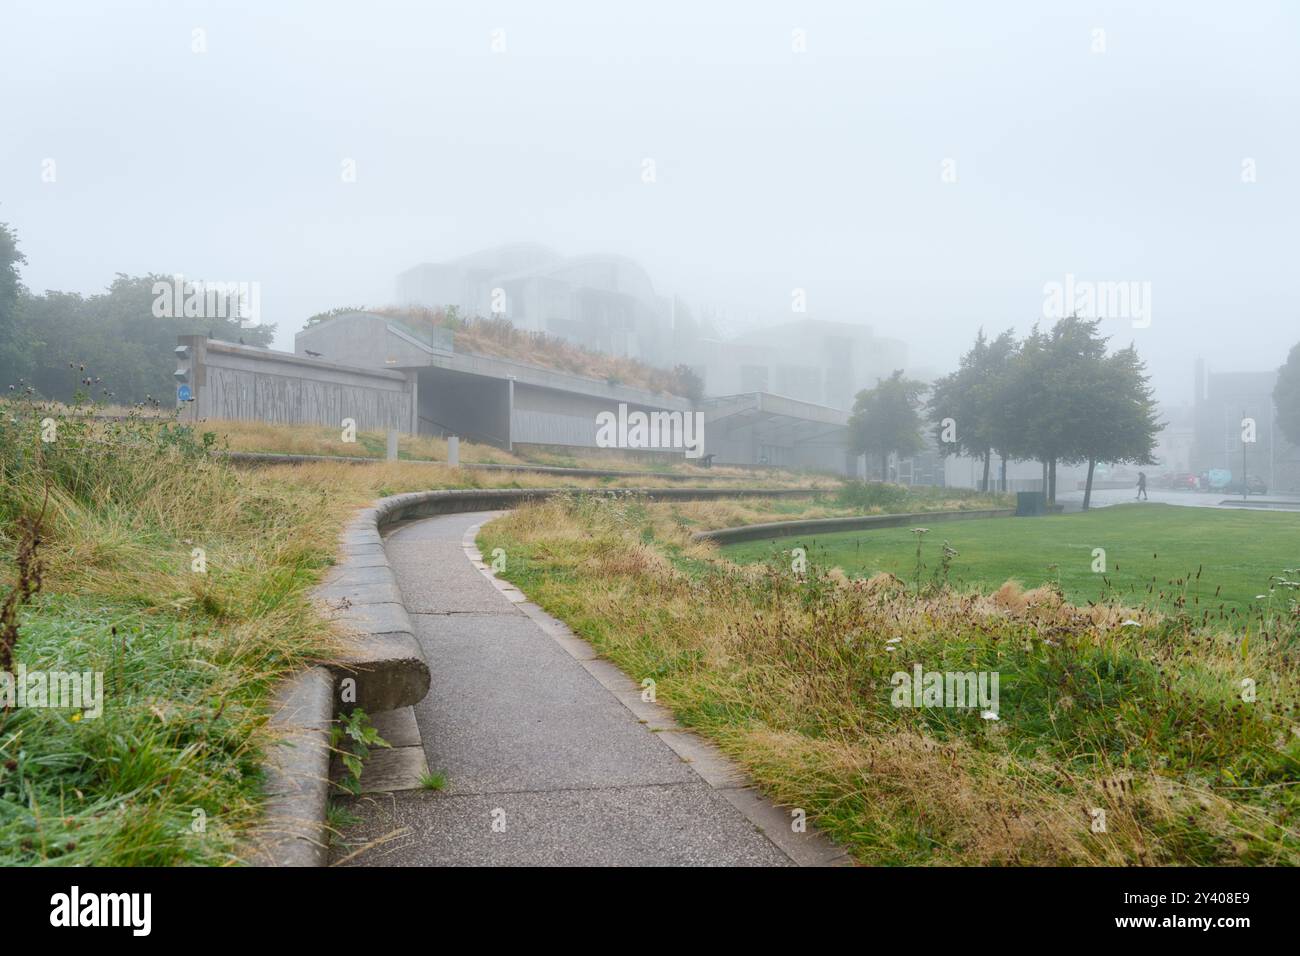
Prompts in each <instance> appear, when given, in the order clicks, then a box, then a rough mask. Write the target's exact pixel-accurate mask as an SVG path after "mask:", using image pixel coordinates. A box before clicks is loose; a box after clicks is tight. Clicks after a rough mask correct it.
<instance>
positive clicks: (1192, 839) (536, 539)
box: [479, 500, 1300, 865]
mask: <svg viewBox="0 0 1300 956" xmlns="http://www.w3.org/2000/svg"><path fill="white" fill-rule="evenodd" d="M479 546H480V548H481V549H482V550H483V551H484V552H485V553H489V552H490V551H491V549H493V548H498V547H500V548H504V549H506V552H507V553H508V554H509V562H508V565H507V567H508V569H509V570H508V571H507V572H506V577H508V578H510V579H511V580H512V581H513V582H515V583H516V584H517V585H519V586H520V587H521V588H522V589H523V590H524V591H525V592H526V593H527V594H528V595H529V596H530V597H531V598H532V599H534V600H536V601H538V602H539V603H540V604H541V605H542V606H543V607H545V608H547V610H549V611H551V612H552V613H554V614H557V615H558V616H560V617H561V618H563V619H564V620H566V621H567V622H568V623H569V624H570V625H571V626H573V627H574V629H575V630H576V631H577V632H578V633H579V634H581V635H582V636H583V637H585V638H587V639H588V640H590V641H591V642H592V643H593V644H594V645H595V646H596V648H597V649H598V650H599V651H600V652H601V653H602V654H603V655H605V656H606V657H608V658H610V659H611V660H613V661H614V662H615V663H617V664H618V665H619V666H620V667H621V668H622V669H623V670H624V671H625V672H626V673H627V674H629V675H630V676H631V677H632V678H633V679H634V680H636V681H638V682H639V681H641V680H643V679H645V678H647V677H650V678H653V679H654V680H655V681H656V685H657V686H656V692H657V697H658V700H659V701H660V702H662V703H665V704H666V705H668V706H669V707H670V708H672V710H673V711H674V712H675V714H676V715H677V717H678V719H679V720H681V721H682V722H683V723H685V724H686V725H688V726H690V727H693V728H695V729H697V730H699V731H700V732H702V733H704V734H706V735H707V736H709V737H711V738H713V739H714V740H715V741H716V742H718V743H719V745H720V746H721V747H722V748H723V749H724V750H725V751H727V752H728V753H729V754H731V755H732V756H733V757H735V758H736V759H737V760H739V761H740V762H741V763H742V764H743V765H744V766H745V768H746V769H747V770H748V771H749V772H750V773H751V774H752V775H753V776H754V778H755V779H756V780H757V781H758V783H759V784H760V785H761V786H762V787H763V788H764V789H765V790H766V791H767V792H768V793H769V794H770V795H771V796H772V797H773V798H774V799H776V800H777V801H779V802H781V803H783V804H785V805H788V806H794V807H801V808H804V809H805V810H807V811H808V812H809V815H810V817H811V818H813V819H815V820H816V821H817V823H818V824H819V825H820V826H821V827H823V828H824V829H825V830H826V831H828V832H829V833H830V834H831V835H832V836H834V837H835V838H836V839H838V840H840V841H841V842H843V843H844V844H845V845H846V846H847V847H849V848H850V850H851V851H852V852H853V853H854V854H855V855H856V857H857V858H858V859H859V860H861V861H863V862H867V863H878V864H999V865H1020V864H1061V865H1089V864H1105V865H1123V864H1153V865H1165V864H1180V865H1202V864H1204V865H1209V864H1227V865H1274V864H1295V863H1297V862H1300V833H1298V832H1297V825H1296V823H1297V812H1298V811H1300V794H1298V793H1297V790H1296V781H1297V771H1298V770H1300V715H1297V712H1296V708H1297V690H1298V689H1300V610H1297V609H1296V608H1295V607H1294V606H1290V607H1285V608H1284V607H1282V606H1281V605H1280V604H1279V606H1277V607H1275V608H1274V613H1272V614H1271V615H1268V616H1266V617H1265V618H1264V619H1262V620H1260V621H1255V622H1246V625H1245V627H1244V628H1243V629H1242V630H1240V631H1233V630H1229V629H1225V628H1223V627H1220V626H1216V625H1217V622H1215V623H1214V624H1211V625H1209V626H1202V625H1201V624H1200V621H1199V620H1197V619H1194V618H1192V617H1191V616H1190V615H1169V616H1161V615H1159V614H1156V613H1154V612H1152V611H1149V610H1143V609H1134V608H1125V607H1123V606H1122V605H1121V604H1118V603H1115V604H1106V605H1100V604H1099V605H1098V606H1096V607H1091V608H1075V607H1072V606H1070V605H1068V604H1066V603H1065V602H1064V601H1063V600H1062V598H1061V595H1060V593H1059V591H1058V590H1056V589H1055V588H1051V587H1045V588H1040V589H1037V590H1034V591H1029V592H1026V591H1024V590H1023V589H1021V588H1019V587H1016V586H1014V585H1010V586H1007V587H1005V588H1002V589H999V591H998V592H997V593H995V594H993V595H983V594H978V593H962V592H960V591H957V590H954V589H950V588H944V587H942V586H941V585H938V584H934V583H930V584H929V585H928V586H925V587H922V588H921V589H920V590H919V592H918V590H917V589H914V588H913V587H911V586H909V584H908V583H906V582H903V581H900V580H898V579H896V578H893V577H890V576H887V575H879V576H877V577H875V578H873V579H871V580H858V581H850V580H849V579H847V578H846V577H845V576H844V575H842V574H839V573H834V572H831V571H827V570H825V569H824V568H821V569H819V568H818V567H817V566H815V565H814V566H813V567H811V568H810V569H809V571H808V573H807V574H798V573H796V572H795V571H794V570H793V569H791V568H790V567H789V566H788V565H787V566H778V565H776V564H775V563H774V564H771V565H768V566H762V567H739V566H736V565H734V564H732V563H730V562H727V561H725V560H721V559H719V557H718V555H717V553H716V551H714V550H713V549H712V548H711V547H710V546H707V545H699V544H692V543H690V541H689V538H688V536H687V532H686V529H685V528H683V527H682V526H681V524H680V522H679V521H678V520H676V519H675V518H674V516H673V515H672V513H671V508H670V507H669V506H666V505H649V506H647V505H645V504H643V503H638V502H635V501H630V502H629V501H619V502H612V503H611V502H597V501H593V500H586V501H582V500H569V501H555V502H549V503H544V504H539V505H536V506H533V507H529V508H526V509H520V510H519V511H516V512H513V513H512V514H510V515H507V516H505V517H503V518H501V519H498V520H497V521H494V522H492V523H490V524H488V525H487V526H485V527H484V529H483V530H482V532H481V533H480V537H479ZM1278 559H1279V561H1281V560H1282V556H1281V555H1279V556H1278ZM683 562H688V563H689V564H690V568H689V570H687V569H684V568H683V567H682V564H683ZM917 664H919V665H921V666H922V667H923V668H924V669H925V670H926V671H960V672H970V671H989V672H996V673H997V674H999V677H1000V701H999V705H998V719H996V720H993V719H986V718H984V717H982V716H981V714H980V713H979V712H978V711H977V710H968V709H952V708H943V707H921V708H902V707H895V706H893V704H892V702H891V694H892V691H893V689H894V685H893V680H894V675H895V674H897V673H899V672H904V673H907V672H911V670H912V668H913V667H914V665H917ZM1243 681H1251V682H1253V684H1249V685H1244V684H1243ZM1246 698H1249V699H1246ZM1099 810H1100V811H1104V820H1105V829H1104V831H1101V832H1098V831H1097V830H1095V825H1096V824H1095V821H1096V820H1097V819H1098V816H1097V812H1096V811H1099Z"/></svg>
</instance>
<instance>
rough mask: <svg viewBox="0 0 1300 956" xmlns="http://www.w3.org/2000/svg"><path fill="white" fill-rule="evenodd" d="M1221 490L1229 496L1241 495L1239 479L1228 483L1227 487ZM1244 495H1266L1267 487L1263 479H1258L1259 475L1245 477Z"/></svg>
mask: <svg viewBox="0 0 1300 956" xmlns="http://www.w3.org/2000/svg"><path fill="white" fill-rule="evenodd" d="M1223 490H1224V491H1225V492H1226V493H1228V494H1230V495H1239V494H1241V481H1240V479H1236V480H1233V481H1230V482H1229V483H1228V484H1227V486H1226V487H1225V488H1224V489H1223ZM1246 494H1248V495H1266V494H1268V485H1267V484H1266V483H1265V482H1264V479H1263V478H1261V477H1259V475H1247V476H1246Z"/></svg>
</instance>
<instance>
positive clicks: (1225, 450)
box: [1192, 359, 1300, 492]
mask: <svg viewBox="0 0 1300 956" xmlns="http://www.w3.org/2000/svg"><path fill="white" fill-rule="evenodd" d="M1276 384H1277V370H1276V369H1273V370H1269V371H1263V372H1211V371H1208V370H1207V369H1206V367H1205V362H1204V360H1202V359H1197V361H1196V373H1195V395H1194V408H1195V429H1196V437H1195V454H1194V455H1193V458H1192V470H1193V471H1196V472H1201V471H1205V470H1206V469H1209V468H1224V469H1227V470H1228V471H1231V472H1232V474H1233V477H1234V478H1239V477H1240V475H1241V470H1242V451H1243V448H1244V450H1245V456H1246V458H1245V461H1246V470H1247V472H1248V473H1249V474H1250V475H1255V476H1258V477H1260V478H1262V479H1264V482H1265V483H1266V484H1267V485H1268V488H1269V491H1270V492H1272V491H1277V492H1286V491H1295V490H1300V450H1297V449H1296V447H1295V446H1294V445H1291V444H1290V443H1289V442H1287V441H1286V439H1285V438H1284V437H1283V435H1282V433H1281V432H1280V431H1279V430H1278V429H1277V428H1276V426H1275V424H1274V417H1275V414H1276V409H1275V407H1274V404H1273V387H1274V386H1275V385H1276ZM1243 418H1251V419H1254V423H1255V441H1254V442H1253V443H1243V442H1242V419H1243Z"/></svg>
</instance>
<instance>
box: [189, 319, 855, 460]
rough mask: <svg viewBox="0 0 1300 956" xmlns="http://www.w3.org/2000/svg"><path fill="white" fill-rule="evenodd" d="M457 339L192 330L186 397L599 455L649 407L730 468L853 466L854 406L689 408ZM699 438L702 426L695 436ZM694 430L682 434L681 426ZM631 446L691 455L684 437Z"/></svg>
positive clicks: (275, 415)
mask: <svg viewBox="0 0 1300 956" xmlns="http://www.w3.org/2000/svg"><path fill="white" fill-rule="evenodd" d="M453 345H454V343H453V341H452V339H451V336H450V335H443V334H442V332H441V331H434V332H429V331H421V330H417V329H415V328H412V327H411V326H409V325H406V324H405V323H403V322H401V321H399V320H396V319H392V318H388V317H386V316H382V315H377V314H374V313H368V312H354V313H348V314H345V315H340V316H337V317H335V318H332V319H329V320H327V321H325V322H321V323H319V324H317V325H314V326H312V327H310V328H307V329H304V330H303V331H301V332H299V333H298V334H297V336H296V337H295V349H296V351H295V352H294V353H286V352H277V351H274V350H271V349H262V348H253V347H250V346H241V345H233V344H231V343H227V342H216V341H211V340H208V339H206V338H204V337H203V336H182V337H181V339H180V346H179V350H178V353H177V356H178V361H179V367H178V381H179V382H180V385H181V390H182V392H183V394H178V401H179V402H180V405H181V408H182V410H183V414H184V416H185V417H186V418H187V419H188V420H196V419H200V418H231V419H251V420H260V421H271V422H279V423H284V424H320V425H332V426H340V425H341V424H342V421H343V420H344V419H347V418H350V419H352V420H354V421H355V422H356V425H357V428H358V429H361V430H368V429H385V428H396V429H398V430H399V431H402V432H405V433H413V434H424V435H457V436H460V437H462V438H465V439H467V440H471V441H475V442H479V443H483V444H491V445H496V446H498V447H501V448H504V449H507V450H512V449H517V448H519V447H520V446H535V447H546V448H561V449H577V450H594V449H597V448H601V447H604V446H603V445H602V436H603V433H602V430H601V421H602V417H603V416H609V415H614V416H619V415H630V414H632V413H636V412H641V413H644V414H645V415H646V416H647V417H653V418H655V420H657V421H660V422H666V421H675V422H679V423H681V425H682V427H683V428H684V427H686V424H687V423H686V419H687V418H688V417H689V418H690V424H691V425H692V426H694V425H695V423H696V422H699V423H700V426H699V427H700V429H701V432H702V439H703V444H702V447H701V448H699V449H698V451H699V453H700V454H703V455H712V456H714V460H716V461H717V462H718V463H720V464H736V465H758V464H766V465H772V466H778V467H788V468H805V469H811V470H818V471H826V472H832V473H836V474H843V473H845V472H846V471H847V470H849V469H850V468H851V467H852V464H853V463H852V462H851V461H850V460H849V458H848V456H847V442H848V430H847V422H848V414H847V413H846V412H843V411H841V410H839V409H834V408H829V407H826V406H823V405H817V404H815V403H811V402H800V401H798V400H795V399H791V398H788V397H785V396H778V395H772V394H770V393H766V392H752V393H747V394H742V395H731V396H718V397H714V398H711V399H707V400H704V401H701V402H699V403H695V402H692V401H691V400H690V399H688V398H683V397H679V396H674V395H667V394H659V393H653V392H650V391H647V390H644V389H640V388H633V387H630V386H627V385H620V384H611V383H610V382H606V381H599V380H595V379H590V378H585V377H582V376H578V375H572V374H568V373H565V372H559V371H555V370H553V369H547V368H542V367H540V366H536V365H531V364H528V363H526V362H518V361H511V360H509V359H505V358H499V357H489V356H483V355H472V354H465V353H459V352H456V351H455V350H454V347H453ZM692 433H693V431H692ZM675 435H676V437H681V438H685V437H686V435H685V434H681V433H675ZM622 450H624V451H626V452H628V453H632V454H649V455H653V456H657V457H686V456H687V453H688V450H690V451H694V450H695V449H688V447H687V444H678V443H674V442H668V443H660V444H658V445H657V446H656V447H653V448H650V449H646V450H639V449H637V448H634V447H632V448H628V447H625V448H623V449H622Z"/></svg>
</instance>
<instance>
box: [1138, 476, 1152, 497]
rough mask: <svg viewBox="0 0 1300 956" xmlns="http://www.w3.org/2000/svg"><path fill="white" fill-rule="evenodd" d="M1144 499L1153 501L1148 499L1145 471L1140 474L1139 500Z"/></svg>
mask: <svg viewBox="0 0 1300 956" xmlns="http://www.w3.org/2000/svg"><path fill="white" fill-rule="evenodd" d="M1144 498H1145V499H1146V500H1147V501H1150V500H1151V499H1150V498H1147V473H1146V472H1145V471H1139V472H1138V500H1139V501H1141V500H1143V499H1144Z"/></svg>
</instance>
